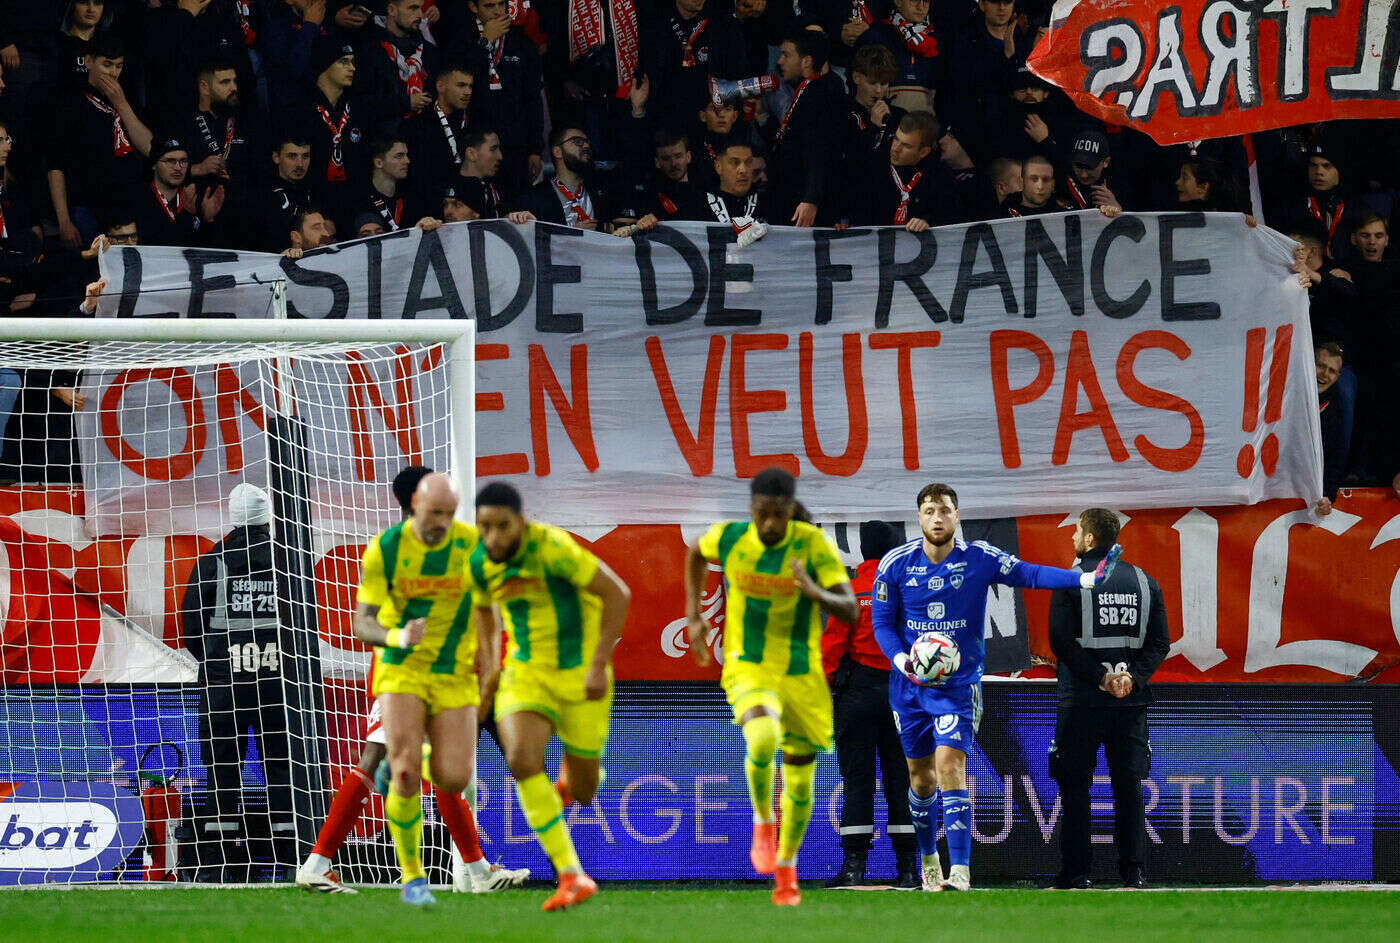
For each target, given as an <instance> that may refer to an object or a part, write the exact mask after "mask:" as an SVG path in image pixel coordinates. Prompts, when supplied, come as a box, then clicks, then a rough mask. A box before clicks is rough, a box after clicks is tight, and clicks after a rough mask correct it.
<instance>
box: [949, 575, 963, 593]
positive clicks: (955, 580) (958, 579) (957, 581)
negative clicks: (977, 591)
mask: <svg viewBox="0 0 1400 943" xmlns="http://www.w3.org/2000/svg"><path fill="white" fill-rule="evenodd" d="M962 581H963V575H962V574H961V573H954V574H953V575H952V576H950V577H948V582H949V583H951V584H952V585H953V588H954V589H962Z"/></svg>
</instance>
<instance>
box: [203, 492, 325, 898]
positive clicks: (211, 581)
mask: <svg viewBox="0 0 1400 943" xmlns="http://www.w3.org/2000/svg"><path fill="white" fill-rule="evenodd" d="M228 517H229V522H230V523H231V524H232V528H231V529H230V530H229V532H228V534H227V535H226V536H225V537H224V539H223V540H221V541H219V542H218V543H217V544H215V545H214V546H213V547H212V548H210V550H209V551H208V552H207V553H205V554H204V555H203V556H202V557H200V558H199V563H198V564H196V565H195V568H194V573H193V574H192V575H191V577H190V581H189V584H188V585H187V586H186V588H185V595H184V599H183V601H182V603H181V607H180V627H181V631H182V632H183V640H184V643H185V647H186V648H188V649H189V650H190V653H191V654H193V655H194V657H195V658H196V659H198V660H199V681H200V717H199V726H200V741H201V747H202V750H203V752H204V759H205V764H206V766H207V768H208V771H209V775H208V781H207V783H206V789H205V793H204V796H203V801H202V802H200V803H199V804H198V807H197V809H196V812H195V821H194V823H193V824H194V828H195V836H194V837H195V841H194V848H193V849H192V850H193V857H194V860H193V861H192V862H190V863H191V864H192V865H193V866H194V867H196V868H197V869H198V870H197V871H196V874H195V878H196V880H199V881H208V882H231V881H244V880H248V878H249V876H250V874H249V873H250V870H251V868H250V865H251V864H252V862H253V860H254V858H258V859H263V860H268V859H275V861H276V862H277V864H279V865H292V864H294V863H295V862H296V860H297V848H296V825H295V821H294V819H293V813H292V785H291V754H290V743H289V733H288V727H287V707H286V703H287V692H286V690H285V685H284V682H283V674H282V658H283V653H284V651H285V646H284V645H283V632H284V630H283V625H284V624H285V622H284V620H282V619H280V618H279V617H278V612H279V607H278V595H277V580H276V575H275V573H274V571H273V555H272V528H271V525H272V504H271V501H270V500H269V498H268V495H267V492H265V491H263V490H262V489H261V488H258V487H256V486H255V485H251V484H247V483H243V484H240V485H238V486H237V487H235V488H234V489H233V490H232V491H231V492H229V497H228ZM250 730H251V731H252V734H253V737H254V739H255V740H256V744H257V752H258V756H259V757H260V758H261V760H262V772H263V778H264V781H265V782H266V784H267V813H266V816H265V817H264V816H262V815H254V814H250V812H251V810H250V809H249V805H248V802H247V799H248V795H249V792H250V791H251V790H249V789H247V788H245V784H244V783H243V781H242V772H243V764H244V761H245V759H246V755H245V754H246V752H247V746H248V741H249V737H248V732H249V731H250ZM250 842H251V843H255V844H256V845H258V846H262V847H255V848H250ZM269 845H270V847H268V846H269ZM182 850H183V849H182Z"/></svg>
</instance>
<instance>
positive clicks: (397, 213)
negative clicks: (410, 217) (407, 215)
mask: <svg viewBox="0 0 1400 943" xmlns="http://www.w3.org/2000/svg"><path fill="white" fill-rule="evenodd" d="M370 190H371V192H372V196H371V202H372V203H373V204H374V211H375V212H376V213H378V214H379V218H380V219H382V220H384V228H385V229H386V230H388V231H389V232H393V231H394V230H396V229H401V228H403V197H399V196H396V197H392V198H390V197H386V196H385V195H384V194H382V193H380V192H379V191H378V190H375V189H374V188H373V187H371V188H370ZM391 204H392V208H391Z"/></svg>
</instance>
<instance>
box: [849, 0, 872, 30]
mask: <svg viewBox="0 0 1400 943" xmlns="http://www.w3.org/2000/svg"><path fill="white" fill-rule="evenodd" d="M850 18H851V19H853V20H860V21H861V22H862V23H865V24H866V25H867V26H874V25H875V17H874V15H873V14H871V12H870V7H869V5H868V4H866V2H865V0H851V17H850Z"/></svg>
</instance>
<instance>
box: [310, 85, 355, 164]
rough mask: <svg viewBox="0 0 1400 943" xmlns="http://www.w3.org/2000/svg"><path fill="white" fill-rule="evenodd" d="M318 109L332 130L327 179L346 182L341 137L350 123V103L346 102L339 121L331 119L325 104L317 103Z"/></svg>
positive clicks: (322, 118)
mask: <svg viewBox="0 0 1400 943" xmlns="http://www.w3.org/2000/svg"><path fill="white" fill-rule="evenodd" d="M316 111H318V112H319V113H320V115H321V120H322V121H324V122H325V124H326V127H327V128H329V129H330V132H331V159H330V161H329V162H328V163H327V164H326V180H327V182H329V183H344V182H345V150H344V148H343V147H341V144H340V139H341V138H342V137H344V136H345V127H346V125H348V124H349V123H350V103H349V102H346V103H345V110H344V111H342V112H341V113H340V120H339V121H332V120H331V113H330V112H329V111H327V110H326V106H325V105H317V106H316Z"/></svg>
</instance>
